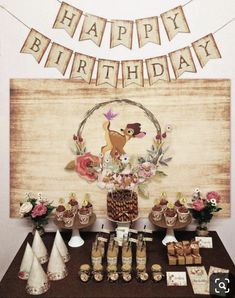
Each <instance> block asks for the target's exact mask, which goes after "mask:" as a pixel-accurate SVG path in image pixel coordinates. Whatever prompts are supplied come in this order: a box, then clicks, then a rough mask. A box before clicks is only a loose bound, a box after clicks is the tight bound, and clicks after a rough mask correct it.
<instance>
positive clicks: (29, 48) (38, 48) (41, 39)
mask: <svg viewBox="0 0 235 298" xmlns="http://www.w3.org/2000/svg"><path fill="white" fill-rule="evenodd" d="M50 42H51V40H50V38H48V37H46V36H45V35H43V34H41V33H40V32H38V31H37V30H35V29H31V30H30V32H29V34H28V36H27V38H26V40H25V42H24V45H23V47H22V49H21V50H20V52H21V53H26V54H31V55H33V57H34V58H35V59H36V61H37V62H38V63H40V62H41V59H42V57H43V55H44V53H45V52H46V50H47V48H48V46H49V44H50Z"/></svg>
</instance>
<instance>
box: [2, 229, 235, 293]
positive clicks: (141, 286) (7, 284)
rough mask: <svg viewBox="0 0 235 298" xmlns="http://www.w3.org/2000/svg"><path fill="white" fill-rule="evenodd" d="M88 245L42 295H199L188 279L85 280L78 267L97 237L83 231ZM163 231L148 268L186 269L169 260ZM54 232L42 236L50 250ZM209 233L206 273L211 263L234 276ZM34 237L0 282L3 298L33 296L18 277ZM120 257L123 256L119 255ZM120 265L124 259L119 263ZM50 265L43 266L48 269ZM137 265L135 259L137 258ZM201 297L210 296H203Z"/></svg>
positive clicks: (186, 236) (188, 235) (151, 247)
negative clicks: (181, 283)
mask: <svg viewBox="0 0 235 298" xmlns="http://www.w3.org/2000/svg"><path fill="white" fill-rule="evenodd" d="M175 233H176V236H177V239H178V240H179V241H181V240H190V239H192V238H194V237H195V232H189V231H176V232H175ZM81 234H82V237H83V239H84V240H85V244H84V246H82V247H77V248H71V247H69V252H70V254H71V260H70V261H69V262H68V263H67V268H68V271H69V275H68V276H67V277H66V278H65V279H63V280H60V281H55V282H51V287H50V289H49V291H48V292H47V293H45V294H43V295H40V297H53V298H56V297H63V298H64V297H71V298H72V297H78V298H88V297H89V298H92V297H96V298H110V297H113V298H132V297H138V298H145V297H146V298H154V297H161V298H164V297H174V298H177V297H179V298H182V297H195V296H196V297H197V295H194V294H193V290H192V286H191V283H190V281H189V278H187V279H188V286H187V287H167V285H166V280H162V281H161V282H159V283H154V282H153V281H152V280H151V279H149V280H148V281H147V282H146V283H139V282H137V281H136V279H135V278H134V279H133V280H132V281H131V282H130V283H124V282H122V281H121V279H119V280H118V282H117V283H112V284H111V283H110V282H108V281H106V280H104V281H102V282H100V283H96V282H95V281H93V280H90V281H89V282H88V283H82V282H81V281H80V279H79V278H78V270H79V267H80V265H81V264H83V263H90V253H91V246H92V242H93V240H94V239H95V235H96V233H91V232H83V233H81ZM164 234H165V233H164V232H161V231H157V232H154V234H153V238H154V240H153V242H148V244H147V254H148V260H147V269H148V271H149V272H150V268H151V265H152V264H153V263H158V264H160V265H161V266H162V267H163V271H164V272H165V271H186V268H185V266H169V265H167V264H168V260H167V252H166V247H165V246H163V245H162V239H163V238H164V236H165V235H164ZM54 236H55V233H46V234H45V235H43V237H42V239H43V241H44V243H45V245H46V247H47V248H48V251H49V252H50V251H51V248H52V244H53V240H54ZM210 236H211V237H212V238H213V246H214V248H213V249H204V248H201V250H200V252H201V255H202V265H204V266H205V268H206V270H207V272H208V269H209V267H210V266H216V267H221V268H226V269H229V270H230V272H231V273H232V274H233V275H235V266H234V264H233V262H232V260H231V258H230V256H229V255H228V253H227V251H226V249H225V247H224V245H223V243H222V241H221V240H220V238H219V236H218V234H217V233H216V232H210ZM62 237H63V238H64V240H65V242H66V243H68V241H69V239H70V237H71V232H66V233H62ZM32 239H33V236H32V234H31V233H30V234H28V236H27V237H26V239H25V240H24V242H23V244H22V246H21V247H20V249H19V251H18V252H17V254H16V256H15V258H14V260H13V261H12V263H11V265H10V266H9V268H8V270H7V272H6V273H5V275H4V277H3V279H2V281H1V283H0V297H2V298H3V297H4V298H8V297H15V298H17V297H30V295H28V294H27V293H26V292H25V286H26V281H22V280H20V279H19V278H18V277H17V274H18V271H19V267H20V263H21V259H22V256H23V253H24V248H25V246H26V242H27V241H28V242H29V243H30V244H31V243H32ZM119 257H120V256H119ZM119 265H121V262H119ZM46 266H47V264H44V265H43V267H44V269H46ZM134 268H135V261H134ZM198 297H201V298H202V297H209V296H203V295H200V296H198Z"/></svg>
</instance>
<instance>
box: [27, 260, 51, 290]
mask: <svg viewBox="0 0 235 298" xmlns="http://www.w3.org/2000/svg"><path fill="white" fill-rule="evenodd" d="M49 288H50V283H49V279H48V276H47V275H46V273H45V272H44V270H43V268H42V266H41V264H40V263H39V260H38V259H37V257H36V256H35V255H34V257H33V263H32V266H31V270H30V273H29V278H28V281H27V285H26V291H27V293H28V294H30V295H40V294H43V293H45V292H46V291H47V290H48V289H49Z"/></svg>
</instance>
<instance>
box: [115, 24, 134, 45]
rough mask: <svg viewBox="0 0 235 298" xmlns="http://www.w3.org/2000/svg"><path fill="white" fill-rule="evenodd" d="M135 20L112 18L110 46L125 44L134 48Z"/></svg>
mask: <svg viewBox="0 0 235 298" xmlns="http://www.w3.org/2000/svg"><path fill="white" fill-rule="evenodd" d="M133 24H134V22H133V21H124V20H122V21H120V20H112V25H111V37H110V48H114V47H116V46H118V45H123V46H125V47H127V48H129V49H131V48H132V35H133Z"/></svg>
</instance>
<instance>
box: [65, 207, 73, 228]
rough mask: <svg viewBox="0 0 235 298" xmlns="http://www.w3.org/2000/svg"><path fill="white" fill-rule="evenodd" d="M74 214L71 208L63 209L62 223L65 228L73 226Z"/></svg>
mask: <svg viewBox="0 0 235 298" xmlns="http://www.w3.org/2000/svg"><path fill="white" fill-rule="evenodd" d="M74 217H75V214H74V213H73V212H72V211H71V210H65V211H64V214H63V221H64V225H65V227H67V228H70V227H72V226H73V222H74Z"/></svg>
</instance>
